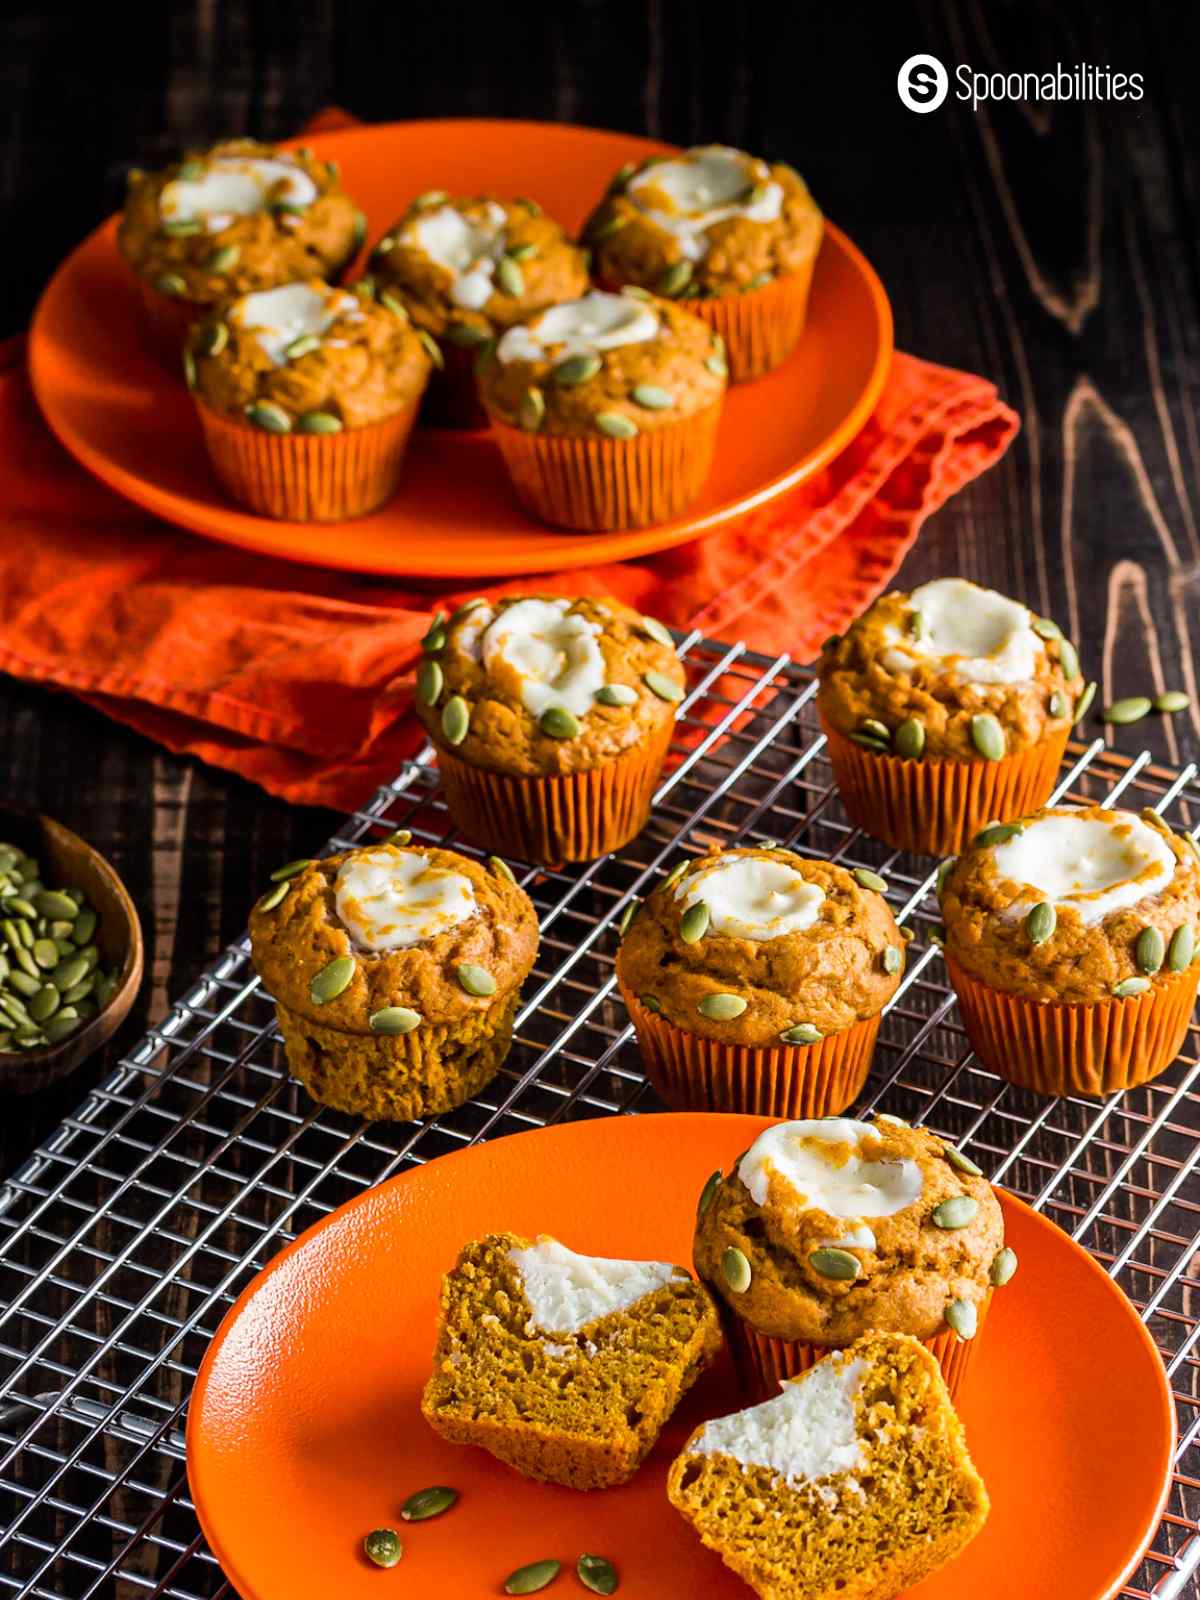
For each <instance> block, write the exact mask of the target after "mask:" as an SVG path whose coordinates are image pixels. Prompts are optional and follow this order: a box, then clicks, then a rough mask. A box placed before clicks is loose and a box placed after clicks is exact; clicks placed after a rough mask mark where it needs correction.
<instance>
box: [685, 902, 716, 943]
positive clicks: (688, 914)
mask: <svg viewBox="0 0 1200 1600" xmlns="http://www.w3.org/2000/svg"><path fill="white" fill-rule="evenodd" d="M711 915H712V913H711V912H710V911H709V909H708V902H707V901H706V900H697V901H696V902H695V903H694V904H693V905H690V906H689V907H688V908H687V910H686V911H685V912H684V913H683V915H682V917H680V919H679V937H680V938H681V939H682V940H683V942H684V944H699V943H700V940H701V939H703V937H704V935H705V934H706V933H707V932H708V924H709V921H710V920H711Z"/></svg>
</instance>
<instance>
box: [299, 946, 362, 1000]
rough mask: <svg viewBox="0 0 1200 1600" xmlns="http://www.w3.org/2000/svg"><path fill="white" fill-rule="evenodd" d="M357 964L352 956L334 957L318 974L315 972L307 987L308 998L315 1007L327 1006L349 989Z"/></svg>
mask: <svg viewBox="0 0 1200 1600" xmlns="http://www.w3.org/2000/svg"><path fill="white" fill-rule="evenodd" d="M356 970H357V964H356V962H355V960H354V957H353V956H334V958H333V960H332V961H328V962H326V964H325V965H324V966H323V967H322V968H321V970H320V972H315V973H314V974H313V976H312V979H311V981H310V983H309V985H308V996H309V999H310V1000H311V1001H312V1003H313V1005H315V1006H325V1005H328V1004H329V1002H330V1001H331V1000H336V999H337V997H338V995H340V994H341V993H343V991H344V990H346V989H348V988H349V987H350V984H351V982H352V981H353V978H354V974H355V971H356Z"/></svg>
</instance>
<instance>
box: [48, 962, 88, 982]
mask: <svg viewBox="0 0 1200 1600" xmlns="http://www.w3.org/2000/svg"><path fill="white" fill-rule="evenodd" d="M89 970H90V969H89V967H88V961H87V957H86V956H83V955H78V956H68V957H67V959H66V960H65V961H60V962H59V963H58V965H57V966H56V967H55V969H54V971H53V973H52V974H51V977H52V978H53V981H54V984H55V987H56V988H59V989H70V988H71V987H72V985H73V984H76V983H78V982H79V981H80V980H81V979H82V978H86V977H87V975H88V972H89Z"/></svg>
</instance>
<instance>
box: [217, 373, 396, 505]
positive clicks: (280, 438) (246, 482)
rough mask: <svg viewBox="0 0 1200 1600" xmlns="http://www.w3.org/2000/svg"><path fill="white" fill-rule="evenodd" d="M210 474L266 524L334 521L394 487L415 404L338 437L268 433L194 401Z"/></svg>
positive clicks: (380, 499)
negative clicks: (275, 519) (276, 519)
mask: <svg viewBox="0 0 1200 1600" xmlns="http://www.w3.org/2000/svg"><path fill="white" fill-rule="evenodd" d="M196 410H197V411H198V412H199V415H200V422H201V425H202V426H203V429H204V442H205V444H206V445H207V446H208V454H209V457H210V458H211V460H212V464H213V469H214V471H215V472H216V474H217V477H218V478H220V480H221V483H222V484H223V485H224V487H225V489H226V491H227V492H228V493H229V495H230V496H231V497H232V498H233V499H234V500H236V501H237V502H238V503H239V505H244V506H248V507H249V509H250V510H251V511H257V512H259V513H261V515H263V516H265V517H281V518H284V519H285V520H286V521H288V522H340V521H341V520H342V519H343V518H345V517H359V516H362V515H363V514H364V513H365V512H368V511H373V510H374V509H375V507H376V506H378V505H381V504H382V503H383V502H384V501H385V500H387V499H388V498H389V497H390V496H391V495H392V493H393V492H394V490H395V488H396V483H397V481H398V479H399V477H400V468H401V466H402V465H403V462H404V452H405V449H406V448H407V446H408V439H409V435H410V434H411V432H412V428H413V423H414V422H415V421H416V416H417V402H416V401H413V402H412V404H410V405H407V406H404V407H403V408H402V409H401V410H399V411H396V412H394V413H393V414H392V415H391V416H389V417H385V418H384V419H383V420H382V421H381V422H372V423H368V425H367V426H366V427H364V428H346V429H344V430H343V432H341V433H326V434H318V433H267V432H266V431H265V430H264V429H262V428H257V427H255V426H254V425H253V424H252V423H249V422H241V421H239V420H237V419H236V418H232V417H226V416H222V415H221V413H220V412H218V411H214V410H213V409H212V407H211V406H206V405H204V404H203V403H202V402H201V401H199V400H198V401H197V402H196Z"/></svg>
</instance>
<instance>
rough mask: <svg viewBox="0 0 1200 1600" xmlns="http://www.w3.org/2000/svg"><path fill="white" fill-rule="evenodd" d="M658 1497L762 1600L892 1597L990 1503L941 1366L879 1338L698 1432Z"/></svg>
mask: <svg viewBox="0 0 1200 1600" xmlns="http://www.w3.org/2000/svg"><path fill="white" fill-rule="evenodd" d="M667 1494H668V1496H669V1497H670V1500H671V1504H672V1505H673V1506H674V1507H675V1509H676V1510H677V1511H678V1512H679V1513H680V1514H681V1515H682V1516H683V1517H685V1518H686V1519H687V1521H688V1522H690V1523H691V1524H692V1525H693V1527H694V1528H695V1529H696V1532H697V1533H698V1534H699V1535H700V1537H701V1539H702V1540H703V1541H704V1543H705V1544H706V1545H708V1547H709V1549H711V1550H715V1551H716V1552H717V1554H718V1555H719V1556H720V1557H721V1559H722V1561H724V1563H725V1565H726V1566H727V1567H729V1568H731V1570H732V1571H734V1572H736V1573H737V1575H738V1577H739V1578H741V1579H743V1580H744V1581H745V1582H746V1583H748V1584H749V1585H750V1587H751V1588H752V1589H753V1590H754V1592H755V1593H756V1594H758V1595H760V1596H761V1597H762V1600H895V1596H897V1595H899V1594H900V1593H901V1592H904V1593H907V1592H908V1590H909V1589H910V1588H911V1587H912V1586H913V1585H914V1584H916V1583H919V1582H920V1580H921V1579H922V1578H926V1577H928V1576H929V1575H930V1573H933V1572H937V1571H938V1570H939V1569H940V1568H941V1567H943V1566H945V1565H946V1563H947V1562H948V1561H952V1560H953V1559H954V1557H955V1556H957V1555H958V1554H959V1553H960V1551H962V1550H963V1548H964V1547H965V1546H966V1545H968V1544H969V1543H970V1542H971V1540H972V1539H973V1538H974V1537H975V1535H976V1534H977V1533H978V1532H979V1530H980V1529H981V1528H982V1527H983V1524H984V1522H985V1521H986V1520H987V1515H988V1510H989V1503H988V1494H987V1490H986V1488H985V1487H984V1483H983V1479H982V1478H981V1477H980V1476H979V1473H978V1472H977V1471H976V1470H975V1466H974V1464H973V1463H972V1461H971V1458H970V1456H969V1455H968V1453H967V1441H966V1437H965V1435H964V1433H963V1426H962V1423H961V1422H960V1421H959V1419H958V1417H957V1415H956V1413H955V1410H954V1407H953V1405H952V1404H951V1402H950V1396H949V1395H948V1394H947V1392H946V1386H945V1384H944V1383H943V1382H942V1379H941V1376H940V1374H939V1372H938V1366H937V1362H936V1361H934V1360H933V1358H932V1356H930V1354H929V1352H928V1351H927V1350H922V1348H921V1346H920V1345H919V1344H917V1343H916V1342H915V1340H913V1339H910V1338H908V1337H906V1336H905V1335H904V1334H888V1333H880V1334H872V1335H870V1336H868V1337H867V1338H864V1339H859V1340H858V1341H857V1342H856V1343H855V1344H854V1345H852V1346H851V1348H850V1349H849V1350H846V1351H839V1352H836V1353H835V1354H833V1355H829V1356H826V1357H825V1358H824V1360H822V1361H820V1362H819V1363H818V1364H817V1365H816V1366H815V1367H813V1368H811V1369H810V1370H809V1371H808V1372H805V1373H803V1374H802V1375H801V1376H800V1377H799V1378H796V1379H794V1380H793V1381H792V1382H790V1383H786V1384H785V1385H784V1386H783V1392H782V1393H781V1394H777V1395H775V1396H774V1397H773V1398H772V1399H770V1400H767V1401H765V1402H764V1403H763V1404H762V1405H758V1406H755V1407H753V1408H752V1409H751V1410H749V1411H739V1412H737V1413H736V1414H735V1415H734V1416H732V1417H718V1418H714V1419H713V1421H711V1422H707V1423H705V1424H704V1426H703V1427H702V1428H698V1429H697V1430H696V1432H695V1433H693V1435H692V1437H691V1438H690V1439H689V1440H688V1442H687V1445H686V1447H685V1449H684V1452H683V1454H682V1455H681V1456H680V1457H679V1458H678V1459H677V1460H676V1462H675V1463H674V1465H673V1466H672V1468H671V1472H670V1476H669V1478H668V1480H667Z"/></svg>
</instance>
